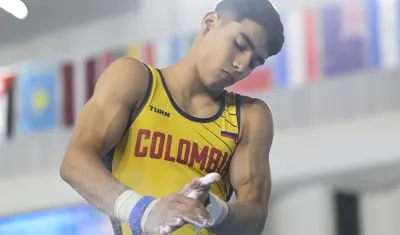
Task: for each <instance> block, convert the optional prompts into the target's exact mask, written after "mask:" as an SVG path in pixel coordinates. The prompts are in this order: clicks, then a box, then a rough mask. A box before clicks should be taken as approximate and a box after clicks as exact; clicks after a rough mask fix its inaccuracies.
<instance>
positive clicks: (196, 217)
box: [141, 179, 213, 234]
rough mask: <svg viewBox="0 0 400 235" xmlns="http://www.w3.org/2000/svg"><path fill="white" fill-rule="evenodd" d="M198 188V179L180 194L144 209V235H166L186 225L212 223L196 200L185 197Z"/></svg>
mask: <svg viewBox="0 0 400 235" xmlns="http://www.w3.org/2000/svg"><path fill="white" fill-rule="evenodd" d="M198 187H199V181H198V179H195V180H193V181H191V182H190V183H188V184H187V185H185V186H184V187H183V188H182V189H181V191H180V192H178V193H175V194H171V195H168V196H166V197H163V198H161V199H159V200H155V201H153V202H152V203H151V204H149V206H148V207H147V208H146V211H145V212H144V214H143V216H142V219H141V229H142V232H143V233H144V234H153V233H158V234H168V233H172V232H173V231H175V230H177V229H178V228H180V227H182V226H183V225H184V224H186V223H191V224H193V225H198V226H204V225H206V224H211V223H212V222H213V221H212V219H211V218H210V216H209V215H208V213H207V211H206V209H205V207H204V204H203V203H202V202H201V201H200V200H198V198H190V197H187V195H188V194H189V193H190V192H191V191H193V190H195V189H197V188H198Z"/></svg>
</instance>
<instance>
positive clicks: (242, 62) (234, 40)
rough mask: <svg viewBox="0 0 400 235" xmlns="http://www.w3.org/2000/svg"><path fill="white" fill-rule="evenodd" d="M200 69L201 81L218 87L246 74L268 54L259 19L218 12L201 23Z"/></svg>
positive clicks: (214, 88) (198, 56)
mask: <svg viewBox="0 0 400 235" xmlns="http://www.w3.org/2000/svg"><path fill="white" fill-rule="evenodd" d="M199 37H200V38H199V46H198V50H197V61H196V63H197V70H198V73H199V75H200V78H201V79H202V81H201V82H202V83H203V85H204V86H205V87H207V88H208V89H209V90H211V91H219V90H222V89H224V88H225V87H228V86H231V85H232V84H234V83H236V82H238V81H240V80H242V79H244V78H246V77H247V76H248V75H249V74H250V73H251V72H252V71H253V70H254V69H255V68H256V67H258V66H260V65H262V64H264V61H265V58H267V55H268V51H267V46H266V43H267V33H266V30H265V29H264V28H263V27H262V26H261V25H259V24H258V23H256V22H254V21H252V20H248V19H245V20H243V21H241V22H236V21H230V20H227V19H222V17H221V16H220V15H219V14H218V13H216V12H210V13H207V14H206V15H205V17H204V18H203V20H202V23H201V32H200V35H199Z"/></svg>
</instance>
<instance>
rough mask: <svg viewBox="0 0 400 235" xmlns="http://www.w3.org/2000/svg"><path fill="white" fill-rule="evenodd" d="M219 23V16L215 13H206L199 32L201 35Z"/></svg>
mask: <svg viewBox="0 0 400 235" xmlns="http://www.w3.org/2000/svg"><path fill="white" fill-rule="evenodd" d="M220 23H221V17H220V14H219V13H218V12H216V11H210V12H207V14H205V15H204V17H203V19H202V21H201V27H200V31H201V34H202V35H205V34H207V33H208V32H209V31H210V30H212V29H214V28H216V27H217V26H218V25H219V24H220Z"/></svg>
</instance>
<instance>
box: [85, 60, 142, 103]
mask: <svg viewBox="0 0 400 235" xmlns="http://www.w3.org/2000/svg"><path fill="white" fill-rule="evenodd" d="M148 73H149V72H148V70H147V69H146V67H145V66H144V65H143V64H142V63H141V62H140V61H138V60H136V59H133V58H128V57H121V58H119V59H117V60H115V61H114V62H113V63H111V64H110V65H109V66H108V67H107V68H106V69H105V70H104V71H103V73H102V74H101V75H100V78H99V80H98V82H97V84H96V88H95V91H94V94H93V97H92V98H93V99H96V100H99V99H100V100H101V99H102V98H105V99H107V98H109V97H110V95H112V97H114V98H115V99H117V100H119V101H122V102H124V101H127V102H133V101H135V100H138V99H140V97H141V96H142V95H143V94H144V91H146V89H147V86H148V81H149V74H148Z"/></svg>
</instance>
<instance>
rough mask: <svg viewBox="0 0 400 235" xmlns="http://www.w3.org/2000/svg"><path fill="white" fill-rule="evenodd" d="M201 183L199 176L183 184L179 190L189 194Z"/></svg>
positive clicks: (180, 192) (183, 193)
mask: <svg viewBox="0 0 400 235" xmlns="http://www.w3.org/2000/svg"><path fill="white" fill-rule="evenodd" d="M200 185H201V184H200V180H199V178H196V179H194V180H192V181H190V182H189V183H187V184H186V185H185V186H183V188H182V189H181V190H180V191H179V194H182V195H185V196H187V195H188V194H189V193H190V192H192V191H193V190H195V189H197V188H198V187H199V186H200Z"/></svg>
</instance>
